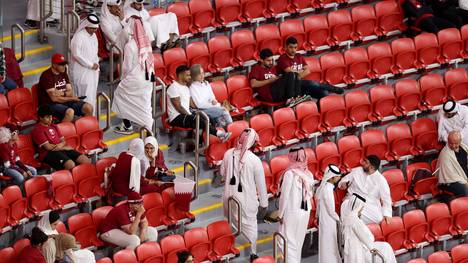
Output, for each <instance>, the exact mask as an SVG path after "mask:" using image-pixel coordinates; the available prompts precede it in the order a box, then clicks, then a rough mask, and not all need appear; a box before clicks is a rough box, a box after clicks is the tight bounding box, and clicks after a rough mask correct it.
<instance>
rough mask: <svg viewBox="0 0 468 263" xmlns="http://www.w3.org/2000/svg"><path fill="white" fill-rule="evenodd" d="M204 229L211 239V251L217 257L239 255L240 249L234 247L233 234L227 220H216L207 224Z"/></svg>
mask: <svg viewBox="0 0 468 263" xmlns="http://www.w3.org/2000/svg"><path fill="white" fill-rule="evenodd" d="M206 231H207V232H208V237H209V239H210V241H211V244H212V248H213V252H214V253H215V255H216V256H217V257H218V259H219V258H221V257H222V256H225V255H229V254H234V255H239V253H240V251H239V250H238V249H237V248H235V240H236V238H235V236H234V235H233V234H232V230H231V227H230V225H229V223H228V222H227V221H217V222H214V223H211V224H209V225H208V226H207V228H206Z"/></svg>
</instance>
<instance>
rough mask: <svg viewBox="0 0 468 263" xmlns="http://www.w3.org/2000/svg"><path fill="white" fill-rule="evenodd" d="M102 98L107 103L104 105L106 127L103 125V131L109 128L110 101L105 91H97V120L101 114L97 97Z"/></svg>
mask: <svg viewBox="0 0 468 263" xmlns="http://www.w3.org/2000/svg"><path fill="white" fill-rule="evenodd" d="M101 97H102V98H103V99H104V100H105V101H106V103H107V105H106V106H107V107H106V111H107V112H106V127H104V129H103V131H107V130H109V128H110V126H111V125H110V112H111V101H110V99H109V96H107V94H106V93H104V92H99V93H98V94H97V96H96V116H97V118H98V120H99V116H101V101H100V100H99V98H101Z"/></svg>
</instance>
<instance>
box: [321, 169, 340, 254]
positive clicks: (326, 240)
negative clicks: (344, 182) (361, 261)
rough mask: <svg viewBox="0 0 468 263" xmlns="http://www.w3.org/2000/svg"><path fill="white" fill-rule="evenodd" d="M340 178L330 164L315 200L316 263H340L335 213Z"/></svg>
mask: <svg viewBox="0 0 468 263" xmlns="http://www.w3.org/2000/svg"><path fill="white" fill-rule="evenodd" d="M340 178H341V171H340V168H339V167H338V166H336V165H333V164H330V165H328V167H327V169H325V173H324V175H323V178H322V181H321V182H320V186H319V188H318V189H317V193H316V194H315V198H316V201H317V218H318V220H319V223H318V229H319V237H318V238H319V250H318V251H319V252H318V257H319V260H318V263H341V262H342V261H341V256H340V250H339V247H338V245H339V244H338V229H337V226H338V224H339V222H340V217H339V216H338V214H337V213H336V211H335V196H334V194H333V191H334V188H335V184H336V183H337V182H338V181H339V180H340Z"/></svg>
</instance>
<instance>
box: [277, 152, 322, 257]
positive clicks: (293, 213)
mask: <svg viewBox="0 0 468 263" xmlns="http://www.w3.org/2000/svg"><path fill="white" fill-rule="evenodd" d="M288 159H289V167H288V168H287V169H286V171H285V172H284V174H283V178H282V180H281V181H282V183H281V185H280V186H279V188H280V189H281V194H280V199H279V211H278V216H279V221H280V224H279V226H278V231H279V233H281V234H282V235H283V236H284V238H285V239H286V243H287V251H286V252H287V253H286V261H287V262H288V263H300V262H301V257H302V245H303V244H304V238H305V236H306V234H307V225H308V223H309V217H310V211H311V209H312V204H311V200H312V197H313V195H314V184H315V181H314V175H313V174H312V173H311V172H310V171H309V169H308V168H307V156H306V153H305V150H304V149H303V148H302V147H301V148H292V149H291V150H290V151H289V154H288ZM281 245H282V244H281ZM281 247H282V246H281ZM283 250H284V248H283Z"/></svg>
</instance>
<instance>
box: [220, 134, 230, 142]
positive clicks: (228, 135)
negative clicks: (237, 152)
mask: <svg viewBox="0 0 468 263" xmlns="http://www.w3.org/2000/svg"><path fill="white" fill-rule="evenodd" d="M231 135H232V133H231V132H225V133H224V134H223V135H222V136H221V137H220V139H221V140H222V141H223V142H227V141H228V140H229V138H231Z"/></svg>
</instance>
